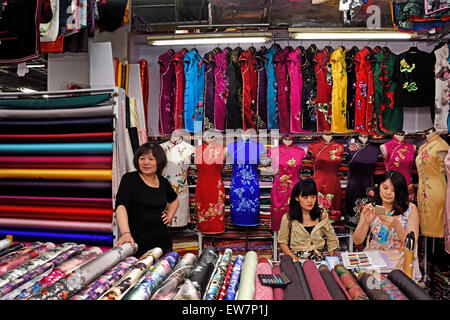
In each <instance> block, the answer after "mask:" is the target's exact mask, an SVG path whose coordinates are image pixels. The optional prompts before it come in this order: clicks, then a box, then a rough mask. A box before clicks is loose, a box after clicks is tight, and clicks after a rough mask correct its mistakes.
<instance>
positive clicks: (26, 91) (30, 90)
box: [19, 87, 37, 93]
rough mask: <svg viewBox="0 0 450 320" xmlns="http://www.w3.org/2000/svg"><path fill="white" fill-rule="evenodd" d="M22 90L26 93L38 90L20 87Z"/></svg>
mask: <svg viewBox="0 0 450 320" xmlns="http://www.w3.org/2000/svg"><path fill="white" fill-rule="evenodd" d="M19 90H20V91H22V92H25V93H31V92H37V91H36V90H33V89H30V88H24V87H22V88H19Z"/></svg>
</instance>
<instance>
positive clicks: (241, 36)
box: [147, 32, 272, 46]
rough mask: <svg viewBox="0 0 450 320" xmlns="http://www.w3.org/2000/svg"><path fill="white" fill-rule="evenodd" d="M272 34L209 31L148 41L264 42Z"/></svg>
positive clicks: (168, 43) (158, 43) (170, 43)
mask: <svg viewBox="0 0 450 320" xmlns="http://www.w3.org/2000/svg"><path fill="white" fill-rule="evenodd" d="M271 38H272V34H271V33H268V32H264V33H257V32H252V33H246V32H243V33H242V32H240V33H212V34H210V33H208V34H198V33H190V34H176V35H170V36H164V35H163V36H148V37H147V42H148V44H149V45H153V46H183V45H201V44H228V43H264V42H267V41H269V40H271Z"/></svg>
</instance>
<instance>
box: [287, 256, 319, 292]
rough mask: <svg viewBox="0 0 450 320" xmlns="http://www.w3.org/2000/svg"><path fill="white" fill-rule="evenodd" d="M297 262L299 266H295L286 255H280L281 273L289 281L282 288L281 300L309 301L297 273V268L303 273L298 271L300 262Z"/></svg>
mask: <svg viewBox="0 0 450 320" xmlns="http://www.w3.org/2000/svg"><path fill="white" fill-rule="evenodd" d="M297 262H298V263H297V265H298V264H300V265H298V266H297V265H296V263H295V262H294V260H293V259H292V258H291V257H290V256H288V255H282V256H281V257H280V269H281V272H284V273H285V274H286V276H287V277H288V278H289V279H290V280H291V282H290V283H289V284H288V285H287V286H286V287H285V288H284V294H283V300H310V299H309V297H307V296H306V294H305V288H304V285H305V284H303V283H302V282H300V278H299V271H297V268H299V270H301V271H303V269H300V268H301V267H302V266H301V262H300V261H297ZM296 267H297V268H296ZM305 281H306V279H305ZM306 285H307V283H306ZM308 291H309V288H308ZM311 299H312V298H311Z"/></svg>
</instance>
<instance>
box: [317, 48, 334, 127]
mask: <svg viewBox="0 0 450 320" xmlns="http://www.w3.org/2000/svg"><path fill="white" fill-rule="evenodd" d="M330 54H331V52H329V50H328V49H327V48H324V49H323V50H322V51H319V52H317V53H316V54H315V55H314V58H313V62H314V72H315V73H316V79H317V132H324V131H330V130H331V90H332V76H331V70H330V69H329V62H330Z"/></svg>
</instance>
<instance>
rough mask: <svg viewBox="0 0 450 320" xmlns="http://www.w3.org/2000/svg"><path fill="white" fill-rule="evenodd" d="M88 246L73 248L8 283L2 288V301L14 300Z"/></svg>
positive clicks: (0, 293)
mask: <svg viewBox="0 0 450 320" xmlns="http://www.w3.org/2000/svg"><path fill="white" fill-rule="evenodd" d="M85 247H86V246H85V245H84V244H82V245H78V246H76V247H72V248H70V249H68V250H66V251H64V252H63V253H61V254H60V255H58V256H57V257H56V258H54V259H52V260H50V261H48V262H46V263H44V264H43V265H41V266H39V267H37V268H35V269H33V270H32V271H31V272H29V273H26V274H24V275H23V276H21V277H19V278H17V279H15V280H14V281H11V282H9V283H7V284H6V285H4V286H2V287H0V298H1V299H2V300H12V299H14V298H15V297H16V296H18V295H19V294H20V292H21V291H22V288H23V287H27V288H28V287H29V286H30V285H33V284H35V283H36V282H38V281H40V279H42V278H43V277H45V276H46V275H47V273H48V272H50V271H52V270H53V271H54V268H57V267H59V266H61V265H62V264H63V263H64V262H65V261H67V260H68V259H70V258H71V257H73V256H75V255H77V254H78V253H80V252H81V251H83V250H84V248H85Z"/></svg>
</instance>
